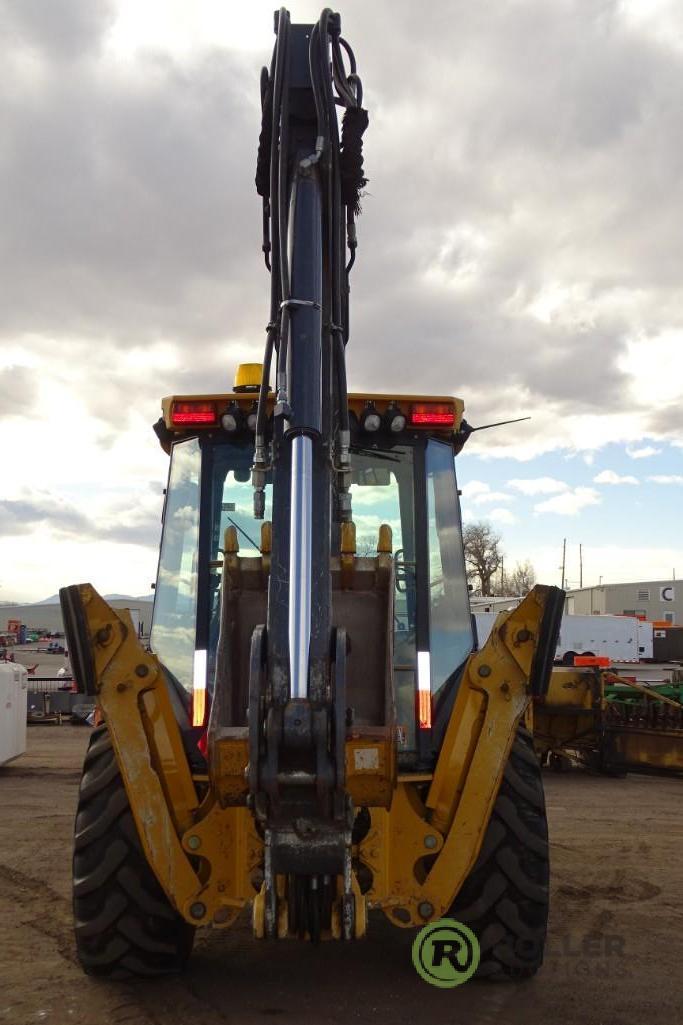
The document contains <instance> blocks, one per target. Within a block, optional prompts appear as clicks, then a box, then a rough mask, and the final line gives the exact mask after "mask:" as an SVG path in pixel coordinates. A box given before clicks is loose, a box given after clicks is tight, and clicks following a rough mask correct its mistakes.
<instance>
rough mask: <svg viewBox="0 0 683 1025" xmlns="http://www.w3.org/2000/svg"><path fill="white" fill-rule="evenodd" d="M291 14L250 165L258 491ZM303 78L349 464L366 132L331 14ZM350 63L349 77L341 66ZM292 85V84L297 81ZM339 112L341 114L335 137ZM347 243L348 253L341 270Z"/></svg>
mask: <svg viewBox="0 0 683 1025" xmlns="http://www.w3.org/2000/svg"><path fill="white" fill-rule="evenodd" d="M290 27H291V23H290V16H289V12H288V11H287V10H286V9H285V8H281V9H280V10H279V11H278V12H277V13H276V43H275V48H274V51H273V59H272V62H271V66H270V69H266V68H264V69H263V70H262V72H261V108H262V120H261V133H260V137H259V146H258V156H257V163H256V189H257V192H258V194H259V195H260V196H261V197H262V200H263V252H264V257H265V262H266V266H267V268H268V270H269V271H270V272H271V302H270V318H269V323H268V327H267V338H266V352H265V357H264V366H263V379H262V383H261V390H260V393H259V402H258V414H257V426H256V452H255V461H254V470H255V473H254V486H255V488H256V490H257V491H258V490H259V480H258V474H257V471H258V468H259V467H261V468H262V476H261V478H260V479H261V480H265V474H264V473H263V468H265V465H266V453H265V434H266V403H267V397H268V391H269V380H270V367H271V362H272V356H273V351H274V350H275V351H276V353H277V373H276V381H277V390H278V403H280V402H282V405H284V406H285V407H286V383H285V382H286V368H287V344H288V335H289V308H288V302H289V301H290V300H291V296H290V269H289V259H288V247H287V244H288V217H289V202H288V200H289V196H288V183H289V178H290V175H291V166H289V165H288V161H289V160H290V152H289V142H290V140H289V131H290V118H289V109H288V107H289V94H290V89H289V86H290V83H289V74H290V53H289V49H290ZM308 57H309V71H310V85H311V88H312V94H313V102H314V105H315V118H316V120H317V140H316V146H315V152H314V153H311V154H310V155H308V156H307V157H305V159H304V161H303V163H304V164H305V163H306V162H308V164H309V165H310V164H313V163H316V164H318V167H319V171H320V176H321V182H322V187H323V196H324V203H323V221H324V223H323V237H324V239H325V244H326V246H327V254H326V259H325V261H324V265H325V269H326V274H327V275H328V280H327V281H326V287H325V290H324V291H325V295H326V302H325V309H324V330H325V331H326V332H327V333H328V336H329V341H330V349H331V352H332V360H333V366H334V375H335V382H336V389H335V392H336V401H335V406H336V409H337V416H338V427H339V435H338V439H337V449H338V456H340V459H339V462H340V463H341V464H343V465H346V464H347V463H348V444H349V442H348V437H349V420H348V401H347V391H346V363H345V346H346V343H347V341H348V337H349V314H348V292H349V285H348V277H349V271H350V269H351V267H352V266H353V262H354V259H355V250H356V230H355V218H356V216H357V215H358V214H359V213H360V197H361V193H362V190H363V188H364V187H365V185H366V184H367V178H366V177H365V175H364V172H363V144H362V136H363V132H364V131H365V129H366V127H367V124H368V114H367V111H366V110H364V109H363V107H362V100H363V90H362V84H361V81H360V78H359V77H358V74H357V72H356V61H355V57H354V55H353V51H352V50H351V47H350V46H349V45H348V43H347V42H346V40H344V39H343V38H342V36H341V21H340V17H339V15H338V14H334V13H333V12H332V11H331V10H330V9H329V8H326V9H325V10H323V12H322V14H321V15H320V18H319V20H318V22H317V23H316V24H315V25H314V26H313V27H312V29H311V32H310V36H309V54H308ZM345 59H346V61H347V62H348V68H349V69H348V70H347V66H346V63H345ZM297 85H299V83H297ZM337 107H342V108H344V117H343V124H342V130H341V140H340V133H339V124H338V118H337ZM345 244H346V245H347V246H348V248H349V251H350V259H349V262H348V265H346V264H345V259H344V248H345Z"/></svg>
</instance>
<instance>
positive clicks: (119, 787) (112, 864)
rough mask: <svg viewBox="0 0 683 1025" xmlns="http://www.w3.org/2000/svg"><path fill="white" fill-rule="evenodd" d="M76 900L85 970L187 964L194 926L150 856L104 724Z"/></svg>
mask: <svg viewBox="0 0 683 1025" xmlns="http://www.w3.org/2000/svg"><path fill="white" fill-rule="evenodd" d="M73 902H74V919H75V931H76V949H77V952H78V958H79V961H80V962H81V965H82V966H83V968H84V969H85V971H86V972H87V973H88V975H107V976H111V977H114V978H127V977H130V976H155V975H168V974H171V973H173V972H179V971H181V970H182V968H183V967H184V965H185V962H186V961H187V959H188V957H189V955H190V951H191V950H192V942H193V939H194V929H193V927H192V926H190V925H189V924H188V923H187V922H185V920H184V919H183V918H182V917H181V916H180V915H179V914H178V912H177V911H176V910H175V909H174V908H173V907H172V906H171V905H170V903H169V901H168V898H167V897H166V894H165V893H164V891H163V890H162V889H161V886H160V885H159V883H158V882H157V879H156V876H155V875H154V873H153V872H152V869H151V868H150V866H149V864H148V863H147V859H146V858H145V855H144V852H143V849H142V844H141V843H140V838H139V836H138V833H137V829H136V826H135V821H134V819H133V815H132V812H131V810H130V805H129V803H128V797H127V795H126V791H125V788H124V786H123V780H122V779H121V774H120V772H119V768H118V764H117V761H116V755H115V754H114V749H113V746H112V742H111V738H110V736H109V731H108V730H107V727H106V725H104V726H99V727H98V728H97V729H96V730H94V731H93V734H92V737H91V739H90V746H89V747H88V751H87V754H86V756H85V762H84V764H83V776H82V778H81V787H80V793H79V798H78V810H77V812H76V828H75V838H74V860H73Z"/></svg>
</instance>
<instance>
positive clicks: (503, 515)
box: [487, 508, 517, 525]
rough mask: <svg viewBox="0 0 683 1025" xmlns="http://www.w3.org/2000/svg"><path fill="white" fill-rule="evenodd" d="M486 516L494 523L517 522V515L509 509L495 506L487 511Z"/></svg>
mask: <svg viewBox="0 0 683 1025" xmlns="http://www.w3.org/2000/svg"><path fill="white" fill-rule="evenodd" d="M487 517H488V519H490V520H493V522H494V523H504V524H506V525H507V524H511V523H516V522H517V517H516V516H515V514H514V513H512V512H510V510H509V509H502V508H496V509H491V510H490V511H489V512H488V513H487Z"/></svg>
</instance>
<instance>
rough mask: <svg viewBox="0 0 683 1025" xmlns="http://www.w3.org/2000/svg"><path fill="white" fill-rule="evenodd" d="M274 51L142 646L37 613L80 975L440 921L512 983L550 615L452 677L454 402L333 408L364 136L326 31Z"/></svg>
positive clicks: (527, 618)
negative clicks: (234, 350) (260, 317)
mask: <svg viewBox="0 0 683 1025" xmlns="http://www.w3.org/2000/svg"><path fill="white" fill-rule="evenodd" d="M275 35H276V42H275V48H274V52H273V58H272V62H271V65H270V68H269V69H264V70H263V73H262V78H261V100H262V111H263V117H262V124H261V135H260V140H259V147H258V159H257V173H256V184H257V190H258V192H259V194H260V196H261V198H262V204H263V251H264V256H265V263H266V266H267V268H268V271H269V272H270V286H271V296H270V315H269V320H268V326H267V335H266V344H265V355H264V359H263V363H262V364H258V365H254V364H248V365H245V366H242V367H240V368H239V370H238V372H237V376H236V380H235V385H234V389H233V390H232V391H230V392H224V391H223V390H221V389H220V388H219V389H218V390H212V391H209V392H207V393H206V394H203V395H174V396H170V397H167V398H165V399H163V402H162V413H163V415H162V417H161V418H160V420H159V422H158V423H157V424H156V427H155V430H156V433H157V436H158V438H159V441H160V443H161V445H162V447H163V448H164V450H165V451H166V452H167V453H168V454H169V456H170V468H169V476H168V487H167V489H166V497H165V506H164V513H163V529H162V537H161V545H160V556H159V567H158V575H157V582H156V589H155V602H154V615H153V625H152V630H151V638H150V645H149V647H148V648H145V647H143V646H142V644H141V643H140V641H139V639H138V637H137V635H136V631H135V630H134V629H133V627H132V623H131V622H130V620H129V618H127V616H126V614H125V612H121V611H120V610H119V611H114V610H113V609H112V608H110V607H109V605H107V603H106V602H105V601H104V600H103V599H102V598H101V597H100V596H99V594H98V593H97V592H96V591H95V590H94V588H93V587H92V586H91V585H89V584H81V585H75V586H72V587H66V588H64V589H62V591H61V592H60V594H61V601H62V607H63V612H64V618H65V624H66V629H67V636H68V641H69V650H70V652H71V657H72V664H73V667H74V675H75V677H76V679H77V681H78V685H79V687H80V689H81V690H82V691H83V692H85V693H88V694H90V695H94V696H95V697H96V701H97V704H98V707H99V709H100V715H101V717H102V724H101V725H100V726H99V727H98V728H97V729H96V730H95V731H94V733H93V735H92V741H91V744H90V747H89V749H88V752H87V755H86V758H85V765H84V770H83V777H82V782H81V787H80V798H79V805H78V813H77V818H76V825H75V850H74V884H73V885H74V910H75V930H76V943H77V949H78V956H79V959H80V962H81V964H82V966H83V968H84V969H85V971H86V972H88V973H91V974H95V975H113V976H125V975H142V976H151V975H160V974H164V973H169V972H174V971H179V970H181V969H182V968H183V966H184V965H185V963H186V961H187V959H188V957H189V955H190V952H191V948H192V942H193V937H194V933H195V930H196V929H197V928H198V927H200V926H214V927H220V928H227V927H229V926H230V925H231V924H232V923H233V922H234V921H235V920H236V918H237V917H238V916H239V915H240V913H241V912H243V911H244V910H245V909H249V910H250V912H251V916H252V922H253V931H254V936H255V939H257V940H262V941H264V942H275V941H276V940H278V939H284V938H286V937H291V938H298V939H304V940H310V941H313V942H314V943H317V942H319V941H321V940H328V939H337V940H340V941H342V942H354V941H358V940H360V939H361V938H362V937H363V935H364V934H365V932H366V929H367V927H368V915H369V913H370V912H382V913H383V914H384V915H386V916H387V917H388V919H389V920H390V921H391V922H392V923H393V924H394V925H396V926H397V927H399V928H402V929H405V930H413V931H414V930H415V929H416V928H419V927H422V926H424V925H426V924H427V923H431V922H436V921H438V920H439V919H440V918H442V917H443V916H451V917H453V918H455V919H456V920H457V921H459V922H461V923H463V924H465V925H467V926H468V927H469V928H470V929H471V930H472V931H473V932H474V933H475V935H476V937H477V939H478V942H479V946H480V950H481V957H480V962H479V967H478V969H477V971H478V973H479V974H480V975H483V976H491V977H513V978H523V977H526V976H529V975H532V974H533V973H534V972H535V971H536V970H537V969H538V967H539V965H540V964H541V961H542V958H543V944H544V939H545V931H546V919H547V904H548V844H547V829H546V818H545V808H544V800H543V788H542V781H541V775H540V769H539V764H538V760H537V758H536V756H535V754H534V751H533V747H532V743H531V736H530V733H529V731H528V729H527V715H528V710H529V706H530V703H531V701H532V700H533V699H534V698H536V699H538V700H542V697H543V695H544V693H545V691H546V689H547V686H548V680H549V675H550V671H551V667H552V660H553V654H554V652H555V647H556V641H557V631H558V628H559V621H560V616H561V612H562V603H563V592H562V591H560V590H558V589H557V588H552V587H543V586H538V587H536V588H534V590H533V591H532V592H531V593H530V594H529V596H528V597H527V598H526V599H525V600H524V601H523V602H522V603H521V604H520V605H519V607H518V608H516V609H515V610H514V611H511V612H508V613H505V614H503V615H501V616H500V617H499V619H498V621H497V623H496V625H495V627H494V629H493V631H492V634H491V636H490V638H489V640H488V641H487V643H486V645H485V647H483V648H482V649H481V650H476V645H475V639H474V633H473V626H472V618H471V614H470V607H469V595H468V585H467V577H466V571H465V563H464V556H463V541H462V530H461V521H460V509H459V501H458V488H457V483H456V474H455V456H456V455H457V453H458V452H459V451H460V449H461V448H462V445H463V444H464V442H465V441H466V439H467V436H468V434H469V433H470V432H471V430H472V429H471V428H469V427H468V425H467V424H466V422H465V421H464V419H463V412H464V406H463V402H462V401H461V400H460V399H456V398H453V397H451V396H442V395H439V396H426V395H419V394H400V395H399V394H394V393H393V392H392V393H367V394H366V393H363V394H349V393H348V392H347V385H346V347H347V342H348V340H349V333H350V326H349V303H348V298H349V285H348V282H349V272H350V270H351V266H352V264H353V262H354V258H355V253H356V247H357V236H356V216H357V214H358V213H359V197H360V195H361V193H362V190H363V188H364V185H365V183H366V179H365V177H364V171H363V155H362V135H363V131H364V130H365V127H366V126H367V123H368V115H367V113H366V111H365V109H364V108H363V92H362V85H361V80H360V77H359V75H358V73H357V70H356V62H355V58H354V55H353V52H352V50H351V48H350V46H349V45H348V43H347V42H346V41H345V40H344V39H343V37H342V35H341V25H340V18H339V15H337V14H334V13H332V12H331V11H330V10H327V9H326V10H324V11H323V12H322V14H321V17H320V19H319V21H318V22H317V23H316V24H314V25H298V24H292V23H291V22H290V16H289V13H288V12H287V11H286V10H285V9H281V10H280V11H279V12H277V13H276V16H275ZM338 108H340V109H341V110H342V111H343V120H342V121H341V126H340V123H339V121H338V113H337V110H338ZM347 247H348V250H349V257H348V260H347V259H346V249H347ZM373 344H375V345H377V344H380V340H379V339H374V340H373ZM273 377H274V387H273V388H271V378H273Z"/></svg>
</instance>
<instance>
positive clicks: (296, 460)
mask: <svg viewBox="0 0 683 1025" xmlns="http://www.w3.org/2000/svg"><path fill="white" fill-rule="evenodd" d="M312 514H313V442H312V440H311V439H310V438H308V437H306V435H304V434H299V435H297V436H296V437H295V438H294V439H293V441H292V476H291V493H290V519H289V674H290V680H291V688H290V695H291V697H292V698H305V697H307V696H308V656H309V649H310V644H311V551H312V531H311V523H312Z"/></svg>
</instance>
